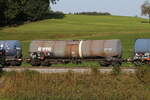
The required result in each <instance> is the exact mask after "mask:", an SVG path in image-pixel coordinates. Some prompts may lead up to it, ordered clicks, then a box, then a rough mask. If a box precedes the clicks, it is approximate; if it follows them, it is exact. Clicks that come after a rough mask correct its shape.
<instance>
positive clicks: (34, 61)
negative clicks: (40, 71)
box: [31, 60, 41, 66]
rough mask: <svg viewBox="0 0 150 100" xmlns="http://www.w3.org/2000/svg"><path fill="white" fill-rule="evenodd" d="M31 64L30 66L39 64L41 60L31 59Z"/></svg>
mask: <svg viewBox="0 0 150 100" xmlns="http://www.w3.org/2000/svg"><path fill="white" fill-rule="evenodd" d="M31 65H32V66H40V65H41V61H40V60H32V61H31Z"/></svg>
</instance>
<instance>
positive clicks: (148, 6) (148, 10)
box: [141, 1, 150, 23]
mask: <svg viewBox="0 0 150 100" xmlns="http://www.w3.org/2000/svg"><path fill="white" fill-rule="evenodd" d="M141 9H142V15H148V16H149V23H150V3H149V1H145V2H144V4H142V6H141Z"/></svg>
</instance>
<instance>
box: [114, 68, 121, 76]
mask: <svg viewBox="0 0 150 100" xmlns="http://www.w3.org/2000/svg"><path fill="white" fill-rule="evenodd" d="M120 73H121V68H120V66H114V67H113V69H112V74H113V75H119V74H120Z"/></svg>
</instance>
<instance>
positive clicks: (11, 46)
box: [0, 40, 22, 66]
mask: <svg viewBox="0 0 150 100" xmlns="http://www.w3.org/2000/svg"><path fill="white" fill-rule="evenodd" d="M21 63H22V47H21V44H20V42H19V41H18V40H9V41H7V40H6V41H0V64H1V65H2V66H5V65H6V66H9V65H11V66H20V65H21Z"/></svg>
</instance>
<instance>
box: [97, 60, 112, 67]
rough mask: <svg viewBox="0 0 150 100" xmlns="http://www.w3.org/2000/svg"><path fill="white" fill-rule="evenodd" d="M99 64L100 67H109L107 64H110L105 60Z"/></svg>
mask: <svg viewBox="0 0 150 100" xmlns="http://www.w3.org/2000/svg"><path fill="white" fill-rule="evenodd" d="M99 64H100V66H101V67H109V65H110V64H109V63H108V62H106V61H102V62H100V63H99Z"/></svg>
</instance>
